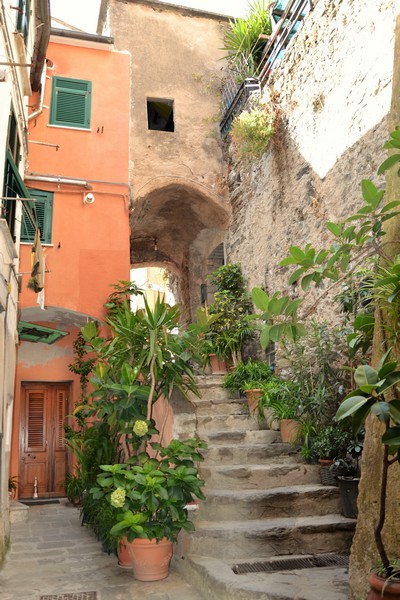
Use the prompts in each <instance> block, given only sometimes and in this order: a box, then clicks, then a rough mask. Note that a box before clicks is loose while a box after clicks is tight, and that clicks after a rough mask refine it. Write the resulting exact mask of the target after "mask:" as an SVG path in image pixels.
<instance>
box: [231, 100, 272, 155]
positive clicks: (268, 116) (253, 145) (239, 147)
mask: <svg viewBox="0 0 400 600" xmlns="http://www.w3.org/2000/svg"><path fill="white" fill-rule="evenodd" d="M273 134H274V113H273V112H272V111H271V110H270V109H269V108H268V107H267V106H265V105H263V104H258V105H255V106H253V107H252V108H250V109H249V110H244V111H243V112H242V113H241V114H240V115H238V116H237V117H236V118H235V119H234V121H233V124H232V129H231V137H232V140H233V143H234V144H235V147H236V151H237V153H238V154H239V156H240V157H241V158H243V159H246V158H247V159H248V158H261V156H262V155H263V154H264V152H265V150H266V148H267V146H268V142H269V140H270V139H271V137H272V135H273Z"/></svg>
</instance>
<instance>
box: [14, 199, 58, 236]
mask: <svg viewBox="0 0 400 600" xmlns="http://www.w3.org/2000/svg"><path fill="white" fill-rule="evenodd" d="M29 192H30V195H31V197H32V198H33V199H34V201H35V212H36V217H37V224H38V227H39V229H40V240H41V242H42V243H43V244H51V230H52V223H53V193H52V192H44V191H42V190H29ZM34 239H35V227H34V225H33V223H32V222H31V220H30V219H29V218H28V217H27V215H26V214H25V212H24V213H23V215H22V229H21V242H31V243H33V241H34Z"/></svg>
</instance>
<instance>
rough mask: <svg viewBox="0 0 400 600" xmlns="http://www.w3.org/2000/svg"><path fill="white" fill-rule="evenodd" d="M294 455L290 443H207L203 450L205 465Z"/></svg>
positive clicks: (252, 461)
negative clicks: (206, 448)
mask: <svg viewBox="0 0 400 600" xmlns="http://www.w3.org/2000/svg"><path fill="white" fill-rule="evenodd" d="M292 455H296V452H295V450H293V447H292V446H291V445H290V444H283V443H280V442H275V443H273V444H224V445H211V444H210V445H209V446H208V450H206V451H205V452H204V459H205V460H204V463H203V464H205V465H210V466H211V465H213V464H215V465H217V464H231V465H237V464H247V463H264V462H266V461H269V460H270V459H271V458H272V457H276V456H282V457H283V456H292Z"/></svg>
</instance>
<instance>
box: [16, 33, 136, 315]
mask: <svg viewBox="0 0 400 600" xmlns="http://www.w3.org/2000/svg"><path fill="white" fill-rule="evenodd" d="M47 57H48V58H49V59H50V60H51V61H52V62H53V65H54V66H53V67H52V68H51V69H48V71H47V73H48V76H49V77H50V79H47V80H46V88H45V97H44V105H45V107H46V106H47V107H50V104H51V84H52V81H51V80H52V77H53V76H54V75H59V76H63V77H71V78H77V79H87V80H90V81H92V103H91V130H90V131H88V130H78V129H68V128H63V127H53V126H49V114H50V109H49V108H44V109H43V112H42V114H40V115H39V116H38V117H35V118H34V119H32V120H31V121H30V123H29V139H30V140H32V141H39V142H46V143H49V144H57V145H59V149H58V151H56V150H55V148H52V147H47V146H43V145H37V144H33V143H30V145H29V150H30V154H29V167H28V175H29V174H33V173H36V174H37V173H40V174H45V175H55V176H60V177H71V178H75V179H76V178H77V179H83V180H103V181H104V180H106V181H111V182H120V183H125V185H111V184H105V183H92V186H93V189H92V190H90V191H91V193H93V195H94V196H95V202H94V203H93V204H91V205H85V204H84V203H83V198H84V195H85V194H86V193H87V191H88V190H85V189H84V188H82V187H78V186H74V187H71V186H69V185H60V186H59V185H56V184H48V183H36V182H35V183H33V182H29V180H27V185H28V187H34V188H37V189H42V190H49V191H53V192H54V206H53V230H52V246H47V247H46V248H45V255H46V268H47V270H48V271H49V273H47V274H46V300H45V301H46V304H47V305H48V306H62V307H65V308H68V309H71V310H76V311H79V312H84V313H88V314H90V315H92V316H94V317H102V316H103V309H102V306H103V304H104V301H105V299H106V297H107V296H108V295H109V293H110V292H111V291H112V290H111V288H110V284H112V283H115V282H117V281H118V280H119V279H125V280H127V279H129V266H130V255H129V212H128V191H129V188H128V185H127V183H128V181H129V176H128V154H129V68H130V60H129V56H128V55H127V54H123V53H116V52H111V51H104V50H97V49H90V48H81V47H74V46H70V45H66V44H60V43H54V42H52V43H50V45H49V48H48V52H47ZM36 100H37V98H36ZM34 102H35V100H33V101H32V102H31V103H34ZM101 131H103V133H101ZM20 270H21V272H23V273H26V272H28V271H29V270H30V245H29V244H24V245H22V248H21V269H20ZM28 278H29V275H24V276H23V286H22V294H21V297H20V306H21V308H24V307H26V306H35V305H36V295H35V294H34V293H33V292H31V291H30V290H28V289H27V288H26V283H27V281H28Z"/></svg>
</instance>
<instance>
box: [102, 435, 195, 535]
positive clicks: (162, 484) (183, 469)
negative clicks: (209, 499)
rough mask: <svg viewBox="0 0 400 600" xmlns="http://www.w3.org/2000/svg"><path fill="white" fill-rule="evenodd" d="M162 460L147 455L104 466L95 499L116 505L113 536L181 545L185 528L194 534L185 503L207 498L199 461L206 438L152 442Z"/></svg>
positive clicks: (112, 529) (143, 454)
mask: <svg viewBox="0 0 400 600" xmlns="http://www.w3.org/2000/svg"><path fill="white" fill-rule="evenodd" d="M151 446H152V448H153V449H154V450H157V452H158V454H159V456H160V458H159V459H157V458H151V457H150V456H149V455H148V454H147V453H142V454H140V455H139V456H138V457H137V460H136V461H132V460H130V461H128V463H126V464H116V465H102V467H101V468H102V471H104V473H103V474H101V475H99V476H98V478H97V483H98V486H96V487H94V488H92V489H91V495H92V497H93V498H94V499H101V498H103V497H105V498H106V499H107V500H108V502H109V503H110V505H111V506H113V507H114V509H115V511H116V513H115V522H114V524H113V526H112V528H111V530H110V534H111V535H112V536H115V537H116V538H117V539H120V538H121V537H123V536H126V537H127V539H128V541H132V540H133V539H135V538H136V537H140V538H147V539H153V538H155V539H157V541H160V540H161V539H162V538H164V537H166V538H167V539H169V540H172V541H176V538H177V535H178V533H179V532H180V531H181V529H185V530H186V531H193V530H194V526H193V524H192V522H191V521H190V519H189V513H188V510H187V508H186V505H187V504H188V503H189V502H191V501H192V500H193V499H194V497H196V498H200V499H204V495H203V492H202V489H201V488H202V487H203V486H204V481H203V480H201V479H200V478H199V476H198V469H197V466H196V463H197V462H199V461H201V460H203V457H202V455H201V453H200V452H199V450H200V449H204V448H206V444H205V443H204V442H202V441H201V440H198V439H195V438H191V439H188V440H185V441H184V442H180V441H178V440H172V442H171V443H170V444H169V445H168V446H167V447H166V448H163V447H162V446H161V445H160V444H155V443H152V444H151Z"/></svg>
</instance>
